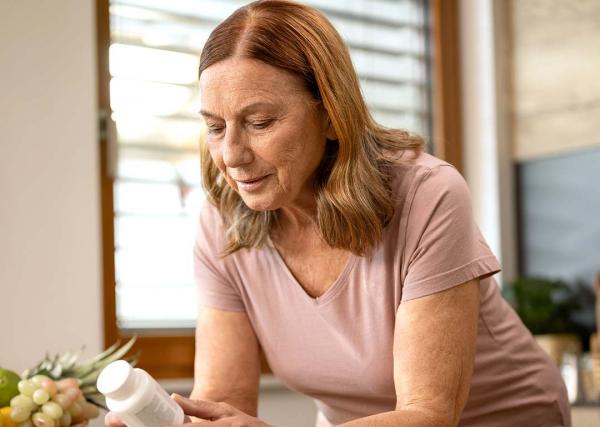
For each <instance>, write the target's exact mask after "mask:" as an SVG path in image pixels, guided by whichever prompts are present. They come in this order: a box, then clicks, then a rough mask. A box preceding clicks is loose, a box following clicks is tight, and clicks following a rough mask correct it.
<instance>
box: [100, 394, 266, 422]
mask: <svg viewBox="0 0 600 427" xmlns="http://www.w3.org/2000/svg"><path fill="white" fill-rule="evenodd" d="M171 397H172V398H173V399H174V400H175V402H177V403H178V404H179V406H181V407H182V408H183V412H184V413H185V414H186V415H188V416H190V417H195V418H197V419H196V420H195V421H193V422H191V423H189V424H184V425H185V426H190V427H191V426H204V425H211V426H215V427H216V426H221V427H272V426H269V425H268V424H266V423H264V422H262V421H261V420H259V419H258V418H254V417H253V416H250V415H248V414H246V413H244V412H242V411H240V410H239V409H237V408H235V407H233V406H231V405H229V404H228V403H223V402H219V403H217V402H209V401H207V400H191V399H186V398H185V397H183V396H180V395H178V394H173V395H172V396H171ZM198 418H199V419H198ZM110 427H118V426H112V425H111V426H110Z"/></svg>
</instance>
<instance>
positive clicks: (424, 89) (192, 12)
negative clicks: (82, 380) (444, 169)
mask: <svg viewBox="0 0 600 427" xmlns="http://www.w3.org/2000/svg"><path fill="white" fill-rule="evenodd" d="M245 3H247V2H245V1H234V0H229V1H225V0H207V1H191V0H169V1H166V0H110V1H108V0H99V1H98V17H99V19H98V21H99V30H98V31H99V43H98V45H99V58H100V61H99V67H100V76H101V77H100V96H99V98H100V104H101V109H102V111H105V112H106V113H105V115H106V116H108V115H110V117H111V118H112V120H114V122H115V123H116V130H117V132H116V141H115V142H116V144H115V146H114V147H112V151H111V147H110V146H108V145H107V144H104V146H103V156H102V159H103V167H102V171H103V177H102V178H103V180H102V185H103V203H102V206H103V238H104V252H103V255H104V270H105V280H104V281H105V292H104V296H105V308H106V309H105V312H106V319H105V338H106V341H107V344H109V343H111V342H113V341H115V340H116V339H117V338H118V337H126V336H128V335H130V334H132V333H134V332H135V333H138V334H139V335H140V338H139V345H140V347H141V348H142V349H143V351H144V356H143V358H142V365H143V366H144V367H145V368H146V369H149V370H150V371H151V372H152V373H153V374H154V375H156V376H158V377H175V376H189V375H191V372H192V364H191V361H192V358H193V327H194V322H195V317H196V309H197V307H196V298H195V285H194V282H193V276H192V274H193V270H192V256H191V253H192V244H193V239H194V235H195V224H196V217H197V214H198V211H199V209H200V207H201V206H202V204H203V203H204V196H203V193H202V190H201V189H200V186H199V184H200V183H199V179H200V178H199V161H198V158H199V155H198V145H199V141H200V140H201V138H203V137H204V131H205V129H204V126H203V123H202V121H201V119H200V116H199V114H198V113H197V111H198V110H199V101H198V99H199V93H198V89H197V85H196V80H197V68H198V56H199V53H200V51H201V49H202V46H203V44H204V42H205V41H206V39H207V37H208V35H209V34H210V32H211V31H212V29H213V28H214V27H215V26H216V25H217V24H218V22H220V21H221V20H222V19H224V18H225V17H226V16H228V15H229V14H230V13H231V12H233V11H234V10H235V9H237V8H238V7H239V6H241V5H243V4H245ZM306 3H308V4H310V5H313V6H315V7H317V8H319V9H320V10H321V11H323V12H324V13H325V14H326V15H327V16H328V17H329V18H330V19H331V21H332V22H333V24H334V25H335V26H336V28H337V29H338V31H340V33H341V34H342V36H343V37H344V39H345V40H346V42H347V44H348V46H349V48H350V52H351V56H352V60H353V63H354V66H355V68H356V70H357V72H358V74H359V78H360V81H361V87H362V90H363V93H364V95H365V98H366V100H367V103H368V104H369V107H370V109H371V111H372V112H373V114H374V116H375V118H376V120H378V121H379V122H380V123H382V124H383V125H386V126H389V127H400V128H406V129H408V130H410V131H413V132H416V133H419V134H421V135H424V136H425V137H428V136H429V135H431V134H432V132H431V129H434V128H435V127H434V126H432V116H433V111H434V110H435V108H432V106H431V104H432V103H431V101H432V100H434V101H435V97H433V96H432V85H431V81H432V78H431V73H430V51H431V49H430V46H431V42H430V39H431V35H430V29H429V25H430V21H431V20H432V21H431V22H433V23H435V22H436V21H435V18H434V15H435V13H430V11H429V8H428V2H426V1H417V0H399V1H391V0H354V1H345V0H336V1H332V0H327V1H325V0H310V1H306ZM434 3H437V2H434ZM440 3H441V2H440ZM438 9H439V7H438V6H435V5H434V7H432V12H435V10H438ZM437 16H441V12H440V14H438V15H437ZM107 51H108V57H109V59H110V60H109V63H110V68H109V69H108V70H107V66H106V60H107V55H106V53H107ZM107 71H108V72H107ZM107 92H109V93H110V97H108V96H107ZM109 100H110V101H109ZM434 104H435V103H434ZM427 139H428V140H429V139H430V138H427ZM111 153H113V155H111ZM110 170H113V171H114V172H113V173H112V174H111V173H109V172H107V171H110ZM155 349H156V350H157V351H154V350H155ZM167 360H168V363H165V361H167ZM166 365H168V366H166Z"/></svg>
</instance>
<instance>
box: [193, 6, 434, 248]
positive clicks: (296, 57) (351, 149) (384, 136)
mask: <svg viewBox="0 0 600 427" xmlns="http://www.w3.org/2000/svg"><path fill="white" fill-rule="evenodd" d="M233 56H237V57H244V58H252V59H256V60H259V61H262V62H264V63H266V64H269V65H272V66H274V67H278V68H281V69H284V70H287V71H288V72H290V73H293V74H295V75H297V76H300V77H301V78H302V79H303V80H304V82H305V84H306V89H307V90H308V91H310V92H311V93H312V95H313V97H314V98H315V100H317V101H319V102H321V103H322V105H323V107H324V109H325V111H326V112H327V114H328V115H329V119H330V120H331V124H332V126H333V129H334V130H335V133H336V135H337V140H335V141H331V140H329V141H327V145H326V150H325V154H324V156H323V159H322V161H321V163H320V165H319V167H318V169H317V172H316V179H315V182H314V191H315V200H316V223H317V226H318V228H319V230H320V233H321V235H322V238H323V240H324V241H325V242H327V243H328V244H329V246H331V247H333V248H340V249H346V250H349V251H351V252H353V253H354V254H356V255H361V256H362V255H366V254H368V253H369V251H370V250H371V249H372V248H373V247H374V246H375V245H376V244H377V243H378V242H379V241H380V239H381V237H382V233H383V229H384V227H385V225H386V224H387V223H388V222H389V220H390V219H391V217H392V215H393V214H394V208H395V203H394V201H393V200H392V179H393V173H394V172H393V171H394V168H395V166H396V165H397V164H398V157H399V154H400V153H401V152H403V151H405V150H421V149H422V147H423V140H422V139H421V138H420V137H418V136H416V135H412V134H410V133H409V132H407V131H405V130H400V129H389V128H385V127H383V126H380V125H379V124H377V123H376V122H375V121H374V120H373V118H372V116H371V114H370V113H369V111H368V109H367V106H366V104H365V101H364V99H363V97H362V94H361V91H360V86H359V81H358V77H357V75H356V72H355V70H354V67H353V66H352V61H351V59H350V54H349V52H348V48H347V47H346V44H345V43H344V41H343V40H342V38H341V36H340V35H339V33H338V32H337V31H336V30H335V28H334V27H333V25H332V24H331V23H330V22H329V20H328V19H327V18H326V17H325V16H324V15H323V14H321V13H320V12H319V11H317V10H316V9H314V8H312V7H309V6H306V5H302V4H299V3H295V2H291V1H285V0H261V1H255V2H253V3H250V4H248V5H246V6H243V7H241V8H239V9H237V10H236V11H235V12H233V14H232V15H230V16H229V17H228V18H227V19H225V20H224V21H223V22H222V23H221V24H219V25H218V26H217V27H216V28H215V29H214V30H213V32H212V33H211V34H210V36H209V38H208V40H207V42H206V44H205V45H204V48H203V50H202V54H201V56H200V69H199V74H202V72H203V71H204V70H205V69H206V68H208V67H210V66H211V65H213V64H215V63H217V62H220V61H223V60H225V59H227V58H230V57H233ZM200 151H201V166H202V184H203V186H204V189H205V190H206V192H207V197H208V201H209V202H210V203H212V204H213V205H215V206H216V207H217V208H218V209H219V211H220V213H221V216H222V217H223V219H224V222H225V227H226V239H227V243H226V247H225V250H224V255H228V254H231V253H233V252H235V251H237V250H239V249H242V248H253V247H260V246H262V245H263V244H264V243H265V242H266V241H267V238H268V236H269V233H270V231H271V228H272V226H273V225H274V224H275V223H276V221H277V211H254V210H252V209H250V208H248V207H247V206H246V205H245V203H244V202H243V200H242V198H241V197H240V196H239V194H238V193H237V192H235V191H234V190H233V189H232V188H231V187H230V186H229V185H228V184H227V182H226V181H225V179H224V177H223V175H222V173H221V171H220V170H219V169H218V168H217V166H216V165H215V163H214V162H213V160H212V158H211V156H210V154H209V151H208V147H207V146H206V144H201V150H200Z"/></svg>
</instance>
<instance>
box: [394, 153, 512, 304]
mask: <svg viewBox="0 0 600 427" xmlns="http://www.w3.org/2000/svg"><path fill="white" fill-rule="evenodd" d="M415 185H416V190H415V192H414V195H413V198H412V202H410V203H411V204H410V207H409V211H408V214H407V215H408V217H407V221H406V230H405V236H406V238H405V242H406V245H405V248H404V250H405V253H404V260H405V262H406V268H405V269H403V270H404V279H403V285H402V301H408V300H411V299H415V298H419V297H423V296H426V295H430V294H433V293H436V292H440V291H443V290H446V289H449V288H452V287H454V286H457V285H460V284H462V283H465V282H468V281H470V280H473V279H476V278H480V279H481V278H484V277H487V276H490V275H492V274H495V273H497V272H499V271H500V265H499V263H498V261H497V259H496V257H495V256H494V255H493V253H492V252H491V250H490V248H489V247H488V245H487V243H486V242H485V241H484V239H483V237H482V235H481V233H480V231H479V228H478V227H477V225H476V223H475V220H474V216H473V209H472V205H471V196H470V193H469V189H468V186H467V183H466V182H465V180H464V179H463V177H462V176H461V175H460V173H458V171H457V170H456V169H455V168H454V167H452V166H451V165H449V164H447V163H444V164H442V165H436V166H434V167H432V168H427V169H425V172H424V173H423V174H422V175H421V176H420V178H419V179H418V180H417V182H416V184H415Z"/></svg>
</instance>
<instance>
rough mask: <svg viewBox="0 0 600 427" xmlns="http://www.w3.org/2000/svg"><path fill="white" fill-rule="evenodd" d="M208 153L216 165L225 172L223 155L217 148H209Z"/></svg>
mask: <svg viewBox="0 0 600 427" xmlns="http://www.w3.org/2000/svg"><path fill="white" fill-rule="evenodd" d="M208 153H209V154H210V158H211V159H212V161H213V162H214V163H215V165H216V166H217V167H218V168H219V169H220V170H222V171H224V170H225V164H224V163H223V153H222V152H221V150H220V149H218V148H217V147H214V146H211V145H209V146H208Z"/></svg>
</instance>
